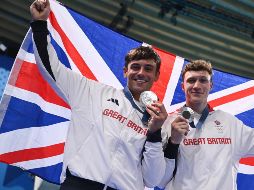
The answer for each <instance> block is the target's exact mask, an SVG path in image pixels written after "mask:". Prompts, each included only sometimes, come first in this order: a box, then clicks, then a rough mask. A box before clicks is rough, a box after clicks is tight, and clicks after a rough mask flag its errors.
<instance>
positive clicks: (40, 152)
mask: <svg viewBox="0 0 254 190" xmlns="http://www.w3.org/2000/svg"><path fill="white" fill-rule="evenodd" d="M50 3H51V10H52V11H51V13H50V18H49V22H48V28H49V31H50V34H51V37H52V43H53V46H54V48H55V49H56V51H57V54H58V56H59V59H60V60H61V62H62V63H63V64H65V66H66V67H69V68H71V69H72V70H73V71H74V72H78V73H80V74H82V75H84V76H86V77H88V78H90V79H93V80H97V81H100V82H102V83H105V84H109V85H111V86H112V85H113V86H114V87H116V88H119V89H121V88H123V87H124V86H125V85H126V80H125V79H124V77H123V71H122V68H123V65H124V56H125V54H126V53H127V52H128V51H129V50H130V49H132V48H134V47H137V46H140V45H142V44H143V43H142V42H139V41H137V40H134V39H131V38H128V37H126V36H123V35H121V34H119V33H116V32H113V31H112V30H110V29H108V28H106V27H104V26H102V25H100V24H98V23H95V22H94V21H92V20H90V19H88V18H86V17H84V16H82V15H80V14H78V13H76V12H74V11H73V10H70V9H68V8H66V7H64V6H62V5H60V4H59V3H58V2H56V1H53V0H51V1H50ZM32 46H33V44H32V32H31V30H29V31H28V33H27V35H26V37H25V39H24V41H23V43H22V46H21V48H20V50H19V52H18V55H17V57H16V59H15V63H14V66H13V68H12V71H11V75H10V78H9V81H8V84H7V86H6V88H5V91H4V94H3V97H2V100H1V104H0V161H1V162H5V163H7V164H11V165H15V166H18V167H20V168H23V169H25V170H28V171H29V172H31V173H34V174H36V175H38V176H40V177H41V178H43V179H45V180H47V181H49V182H52V183H56V184H58V183H59V181H60V174H61V171H62V162H63V154H64V143H65V139H66V134H67V130H68V125H69V122H70V116H71V110H70V106H69V105H68V104H67V103H66V102H65V101H64V99H62V98H61V97H60V96H58V95H57V93H56V92H55V91H54V90H53V89H52V88H51V86H50V85H49V84H48V83H47V82H46V80H45V79H44V78H43V77H42V75H41V74H40V72H39V70H38V68H37V66H36V62H35V58H34V54H33V47H32ZM153 48H154V49H155V51H156V52H158V54H159V55H160V56H161V59H162V65H161V74H160V78H159V80H158V82H157V83H156V84H155V85H154V86H153V88H152V90H153V91H154V92H156V93H157V95H158V97H159V99H160V100H162V101H163V103H164V104H165V106H166V109H167V111H168V112H173V111H175V110H176V109H178V108H179V107H181V106H182V105H183V104H184V101H185V99H184V94H183V92H182V90H181V87H180V83H181V77H180V73H181V70H182V67H183V66H184V65H185V64H186V63H187V62H188V60H186V59H184V58H182V57H179V56H176V55H174V54H171V53H169V52H166V51H163V50H161V49H159V48H156V47H153ZM214 84H215V85H214V88H213V90H212V92H211V94H210V96H209V103H210V105H211V106H213V107H214V109H222V110H225V111H227V112H229V113H231V114H233V115H235V116H237V117H238V118H239V119H241V120H242V121H243V122H244V123H245V124H246V125H248V126H251V127H254V121H253V115H254V81H253V80H250V79H246V78H243V77H240V76H235V75H232V74H229V73H225V72H221V71H217V70H215V71H214ZM240 163H241V164H240V168H239V175H238V187H239V189H241V188H242V189H245V190H248V189H253V187H254V180H253V179H254V159H253V158H244V159H242V160H241V161H240Z"/></svg>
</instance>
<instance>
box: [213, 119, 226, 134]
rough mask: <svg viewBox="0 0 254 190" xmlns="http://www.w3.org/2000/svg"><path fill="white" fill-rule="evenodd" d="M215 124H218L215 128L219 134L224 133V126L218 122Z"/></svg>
mask: <svg viewBox="0 0 254 190" xmlns="http://www.w3.org/2000/svg"><path fill="white" fill-rule="evenodd" d="M214 123H215V124H216V125H215V128H216V129H217V131H218V133H223V131H224V128H223V126H222V125H221V122H220V121H218V120H215V121H214Z"/></svg>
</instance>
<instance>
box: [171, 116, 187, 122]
mask: <svg viewBox="0 0 254 190" xmlns="http://www.w3.org/2000/svg"><path fill="white" fill-rule="evenodd" d="M173 122H185V123H189V122H188V120H187V119H185V118H184V117H183V116H181V115H179V116H178V117H177V118H176V119H175V120H174V121H173Z"/></svg>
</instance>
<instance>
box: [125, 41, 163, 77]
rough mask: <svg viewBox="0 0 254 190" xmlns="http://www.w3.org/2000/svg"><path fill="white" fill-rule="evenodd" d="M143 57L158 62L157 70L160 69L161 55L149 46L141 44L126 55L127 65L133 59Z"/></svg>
mask: <svg viewBox="0 0 254 190" xmlns="http://www.w3.org/2000/svg"><path fill="white" fill-rule="evenodd" d="M141 59H145V60H149V59H151V60H153V61H154V62H155V63H156V72H159V71H160V66H161V58H160V56H159V55H158V54H157V53H156V52H155V51H154V50H153V49H152V48H151V47H148V46H139V47H137V48H134V49H132V50H130V51H129V53H128V54H127V55H126V56H125V65H124V66H125V67H126V68H127V67H128V64H129V63H130V62H131V61H134V60H135V61H138V60H141Z"/></svg>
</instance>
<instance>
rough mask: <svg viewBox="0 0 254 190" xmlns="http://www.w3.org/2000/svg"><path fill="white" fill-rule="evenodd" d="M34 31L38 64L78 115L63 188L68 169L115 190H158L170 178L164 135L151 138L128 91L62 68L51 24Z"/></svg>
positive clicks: (72, 126) (36, 24) (66, 156)
mask: <svg viewBox="0 0 254 190" xmlns="http://www.w3.org/2000/svg"><path fill="white" fill-rule="evenodd" d="M31 27H32V31H33V39H34V53H35V57H36V63H37V64H38V65H39V69H40V71H41V73H42V75H43V76H44V78H46V79H47V80H48V81H49V83H50V84H51V85H52V86H53V88H54V89H55V90H56V91H57V92H58V94H59V95H61V96H62V97H64V98H65V100H66V101H67V102H68V103H69V105H70V107H71V111H72V116H71V122H70V126H69V130H68V135H67V140H66V143H65V150H64V162H63V172H62V174H61V182H63V181H64V179H65V171H66V168H67V167H68V169H69V170H70V172H71V174H72V175H74V176H77V177H80V178H84V179H89V180H93V181H97V182H100V183H102V184H105V185H106V186H109V187H112V188H115V189H120V190H134V189H135V190H143V189H144V186H147V187H153V186H155V185H158V183H159V182H160V180H161V178H162V176H163V174H164V172H165V161H164V153H163V150H162V142H161V131H160V130H158V131H157V132H154V133H150V132H149V130H148V127H147V126H146V125H145V124H143V122H142V121H141V118H142V117H143V114H144V113H143V112H140V111H139V110H138V109H135V108H134V107H133V105H132V103H131V102H132V101H133V100H131V99H130V98H127V96H126V93H125V91H124V90H118V89H115V88H113V87H111V86H107V85H104V84H101V83H99V82H97V81H93V80H89V79H87V78H85V77H84V76H82V75H80V74H78V73H75V72H73V71H71V70H70V69H68V68H66V67H65V66H64V65H63V64H61V63H60V61H59V59H58V56H57V54H56V52H55V50H54V48H53V46H52V44H51V37H50V35H49V32H48V29H47V22H46V21H34V22H32V23H31ZM81 43H82V42H81ZM98 69H99V68H98ZM126 89H127V91H128V88H126ZM129 93H130V92H129ZM131 98H132V97H131Z"/></svg>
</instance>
